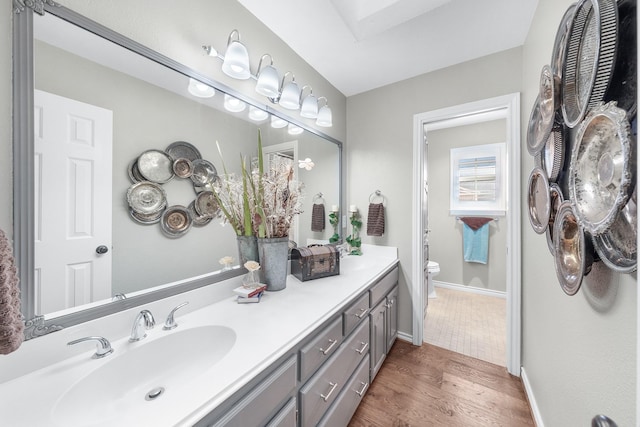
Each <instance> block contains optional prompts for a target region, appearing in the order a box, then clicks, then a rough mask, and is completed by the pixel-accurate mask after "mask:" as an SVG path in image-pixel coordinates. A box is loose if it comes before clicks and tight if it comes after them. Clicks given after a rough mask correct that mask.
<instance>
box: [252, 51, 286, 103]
mask: <svg viewBox="0 0 640 427" xmlns="http://www.w3.org/2000/svg"><path fill="white" fill-rule="evenodd" d="M265 57H269V65H267V66H265V67H264V68H262V60H263V59H264V58H265ZM256 74H257V77H258V82H257V83H256V92H258V93H259V94H260V95H264V96H266V97H267V98H277V97H278V94H279V93H280V83H279V82H280V76H279V75H278V70H277V69H276V68H275V67H274V66H273V58H272V57H271V55H269V54H268V53H265V54H264V55H262V58H260V62H259V63H258V71H257V72H256Z"/></svg>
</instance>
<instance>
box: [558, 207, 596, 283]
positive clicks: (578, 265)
mask: <svg viewBox="0 0 640 427" xmlns="http://www.w3.org/2000/svg"><path fill="white" fill-rule="evenodd" d="M553 234H554V242H553V243H554V261H555V269H556V276H557V277H558V281H559V282H560V287H561V288H562V290H563V291H564V292H565V293H566V294H567V295H575V294H576V292H578V290H579V289H580V285H581V284H582V278H583V277H584V276H585V275H586V274H588V273H589V271H590V270H591V264H592V263H593V245H592V244H591V238H590V237H588V236H587V235H585V233H584V230H583V229H582V227H581V226H580V224H578V220H577V218H576V216H575V215H574V213H573V209H572V208H571V203H570V202H569V201H568V200H567V201H564V202H562V203H561V204H560V208H559V209H558V213H557V215H556V218H555V221H554V225H553Z"/></svg>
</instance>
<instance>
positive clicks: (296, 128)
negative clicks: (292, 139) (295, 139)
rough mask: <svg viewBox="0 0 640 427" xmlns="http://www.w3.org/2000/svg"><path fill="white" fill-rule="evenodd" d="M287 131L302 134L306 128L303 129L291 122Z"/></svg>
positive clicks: (291, 133)
mask: <svg viewBox="0 0 640 427" xmlns="http://www.w3.org/2000/svg"><path fill="white" fill-rule="evenodd" d="M287 132H288V133H289V135H300V134H301V133H302V132H304V129H302V128H301V127H300V126H296V125H294V124H293V123H289V126H288V127H287Z"/></svg>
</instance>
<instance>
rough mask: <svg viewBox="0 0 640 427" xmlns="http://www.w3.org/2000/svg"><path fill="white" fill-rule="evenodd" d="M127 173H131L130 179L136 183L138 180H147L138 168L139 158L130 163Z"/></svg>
mask: <svg viewBox="0 0 640 427" xmlns="http://www.w3.org/2000/svg"><path fill="white" fill-rule="evenodd" d="M127 174H128V175H129V180H130V181H131V182H132V183H133V184H135V183H137V182H142V181H146V179H145V178H144V176H142V174H141V173H140V170H139V169H138V159H133V160H132V161H131V163H129V167H128V168H127Z"/></svg>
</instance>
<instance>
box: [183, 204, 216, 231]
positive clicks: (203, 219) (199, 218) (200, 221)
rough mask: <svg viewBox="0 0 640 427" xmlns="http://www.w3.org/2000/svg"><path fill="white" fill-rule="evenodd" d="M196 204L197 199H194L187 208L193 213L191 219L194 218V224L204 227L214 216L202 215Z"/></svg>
mask: <svg viewBox="0 0 640 427" xmlns="http://www.w3.org/2000/svg"><path fill="white" fill-rule="evenodd" d="M195 204H196V201H195V200H194V201H192V202H191V203H189V206H187V210H189V213H190V214H191V219H192V220H193V226H194V227H204V226H205V225H207V224H209V223H210V222H211V220H212V219H213V217H212V216H208V215H200V214H199V213H198V212H196V208H195Z"/></svg>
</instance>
